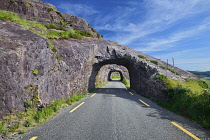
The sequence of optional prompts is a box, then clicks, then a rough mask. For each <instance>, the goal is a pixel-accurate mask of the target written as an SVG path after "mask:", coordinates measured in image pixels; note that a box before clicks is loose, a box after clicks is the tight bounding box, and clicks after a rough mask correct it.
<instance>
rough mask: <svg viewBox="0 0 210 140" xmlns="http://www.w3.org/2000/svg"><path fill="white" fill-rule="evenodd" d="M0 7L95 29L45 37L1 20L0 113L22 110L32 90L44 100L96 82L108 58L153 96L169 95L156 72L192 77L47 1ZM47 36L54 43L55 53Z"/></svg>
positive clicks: (25, 0) (49, 21) (138, 88)
mask: <svg viewBox="0 0 210 140" xmlns="http://www.w3.org/2000/svg"><path fill="white" fill-rule="evenodd" d="M46 7H47V8H46ZM50 8H51V9H50ZM0 9H3V10H9V11H13V12H16V13H17V14H19V15H20V16H21V17H23V18H26V19H28V20H36V21H38V22H41V23H44V24H52V23H55V24H56V25H57V26H63V27H64V28H65V29H68V30H72V29H74V30H81V31H88V32H92V34H94V36H93V38H90V37H84V38H83V39H73V38H71V39H52V40H51V41H49V40H48V39H47V38H46V37H43V36H40V35H37V34H35V33H34V32H32V31H30V30H27V29H25V28H24V27H22V26H20V25H18V24H16V23H13V22H10V21H7V20H0V110H1V112H0V118H1V117H2V116H3V115H6V114H9V113H11V112H16V111H17V112H18V111H24V110H25V107H24V102H26V101H28V100H32V99H33V97H34V96H37V97H38V98H39V100H40V102H41V103H42V104H47V103H49V102H50V101H52V100H56V99H61V98H68V97H69V96H70V95H72V94H74V93H77V94H80V93H84V92H86V91H88V90H89V89H91V88H94V87H95V84H96V79H97V78H96V76H97V75H99V78H98V79H101V80H102V81H105V80H104V79H106V75H107V72H108V70H109V67H108V66H105V65H107V64H117V65H122V66H124V67H126V68H127V70H128V73H129V76H130V82H131V88H132V89H133V90H135V91H137V92H140V93H141V94H143V95H145V96H148V97H151V98H159V99H167V95H166V94H165V93H164V92H163V90H164V89H165V86H164V84H163V83H161V82H160V81H159V80H158V79H156V78H155V75H157V74H163V75H167V77H168V78H171V79H176V80H180V81H184V78H196V77H195V76H194V75H193V74H191V73H188V72H186V71H183V70H181V69H179V68H176V67H173V66H170V65H168V67H167V68H168V69H166V68H165V67H166V66H167V64H166V63H165V62H163V61H161V60H159V59H156V58H154V57H151V56H148V55H146V54H143V53H140V52H137V51H135V50H133V49H131V48H129V47H126V46H122V45H119V44H117V43H115V42H111V41H106V40H103V39H98V38H96V37H98V36H99V35H98V33H97V32H96V31H95V30H94V29H92V28H91V27H90V26H89V25H88V24H87V22H86V21H85V20H84V19H81V18H78V17H74V16H72V15H65V14H61V13H59V12H58V11H57V9H56V8H55V7H54V6H53V5H51V4H48V3H45V2H42V1H39V0H33V1H29V0H19V1H15V0H13V1H7V0H1V5H0ZM37 11H41V12H37ZM32 17H37V19H33V18H32ZM61 17H62V18H61ZM63 21H65V24H63ZM71 25H72V26H71ZM93 32H94V33H93ZM99 38H100V37H99ZM50 42H51V43H53V44H54V47H55V48H54V49H56V55H55V52H53V51H52V47H51V45H50ZM57 56H59V58H60V59H58V58H57ZM103 66H105V67H103ZM101 68H102V69H101ZM169 68H170V69H169ZM100 69H101V70H102V71H100ZM103 71H106V72H103Z"/></svg>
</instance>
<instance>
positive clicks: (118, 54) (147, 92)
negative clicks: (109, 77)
mask: <svg viewBox="0 0 210 140" xmlns="http://www.w3.org/2000/svg"><path fill="white" fill-rule="evenodd" d="M141 54H142V53H141ZM138 55H139V52H136V51H133V50H130V49H129V48H123V46H107V47H99V49H98V52H97V53H96V56H95V59H96V61H95V63H94V64H93V65H92V71H91V75H90V78H89V83H88V89H89V90H91V89H94V88H96V86H95V83H96V77H97V75H98V73H99V71H100V69H101V68H102V67H103V66H105V65H112V64H116V65H121V66H124V67H125V68H126V69H127V71H128V73H129V78H130V88H131V89H132V90H134V91H136V92H137V93H140V94H142V95H144V96H147V97H150V98H155V99H161V100H167V99H168V97H167V95H166V93H165V92H164V89H165V85H164V84H163V83H162V82H161V81H160V80H159V79H157V78H156V75H158V74H161V73H162V72H161V71H159V70H161V67H160V66H159V65H156V64H154V63H152V62H153V61H152V60H155V61H156V60H157V59H155V58H153V57H151V56H147V57H145V58H146V59H144V58H140V57H138ZM151 61H152V62H151ZM161 63H162V62H161ZM164 64H165V63H164Z"/></svg>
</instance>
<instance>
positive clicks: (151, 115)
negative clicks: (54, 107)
mask: <svg viewBox="0 0 210 140" xmlns="http://www.w3.org/2000/svg"><path fill="white" fill-rule="evenodd" d="M95 93H96V94H91V95H89V96H87V97H85V98H84V99H82V100H81V101H80V102H78V103H76V104H74V105H72V106H69V107H67V108H64V109H63V110H62V111H60V113H59V114H58V115H57V116H56V117H54V118H53V119H51V120H50V121H48V122H47V123H45V124H43V125H41V126H39V127H37V128H34V129H32V130H31V131H30V132H28V133H26V134H24V135H23V136H22V138H21V139H22V140H35V139H36V140H193V139H196V138H200V139H209V138H210V135H209V134H210V133H209V131H206V130H204V129H202V128H201V127H200V126H199V125H197V124H196V123H193V122H190V121H189V120H187V119H185V118H183V117H180V116H178V115H175V114H174V113H172V112H170V111H167V110H165V109H163V108H161V107H159V106H158V105H156V104H155V103H153V102H152V101H150V100H149V99H147V98H144V97H142V96H140V95H138V94H136V93H134V92H130V91H128V90H126V89H125V86H124V85H123V84H122V83H121V82H117V81H113V82H109V83H108V84H107V85H106V86H105V88H101V89H97V91H96V92H95ZM142 101H143V102H142ZM78 105H80V106H78ZM75 107H77V108H76V109H75ZM72 109H74V110H73V111H72ZM70 111H72V112H70ZM172 122H173V123H172ZM175 125H179V126H181V127H182V128H183V130H181V129H182V128H181V129H180V128H178V127H179V126H178V127H177V126H175ZM184 131H185V132H184ZM188 132H189V133H190V134H187V133H188ZM193 137H194V138H193ZM208 137H209V138H208Z"/></svg>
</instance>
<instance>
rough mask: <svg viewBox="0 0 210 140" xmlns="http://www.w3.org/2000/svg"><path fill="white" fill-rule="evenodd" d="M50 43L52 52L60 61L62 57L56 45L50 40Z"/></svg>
mask: <svg viewBox="0 0 210 140" xmlns="http://www.w3.org/2000/svg"><path fill="white" fill-rule="evenodd" d="M48 43H49V46H50V48H51V50H52V52H53V53H54V55H55V57H56V59H57V60H58V61H61V57H60V56H59V55H58V53H57V49H56V48H55V46H54V44H53V43H52V41H50V40H48Z"/></svg>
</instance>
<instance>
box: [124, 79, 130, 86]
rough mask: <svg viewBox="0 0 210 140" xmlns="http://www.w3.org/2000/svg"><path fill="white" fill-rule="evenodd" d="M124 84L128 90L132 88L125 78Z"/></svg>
mask: <svg viewBox="0 0 210 140" xmlns="http://www.w3.org/2000/svg"><path fill="white" fill-rule="evenodd" d="M122 83H123V84H125V86H126V88H130V83H129V82H128V80H127V79H126V78H123V81H122Z"/></svg>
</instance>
